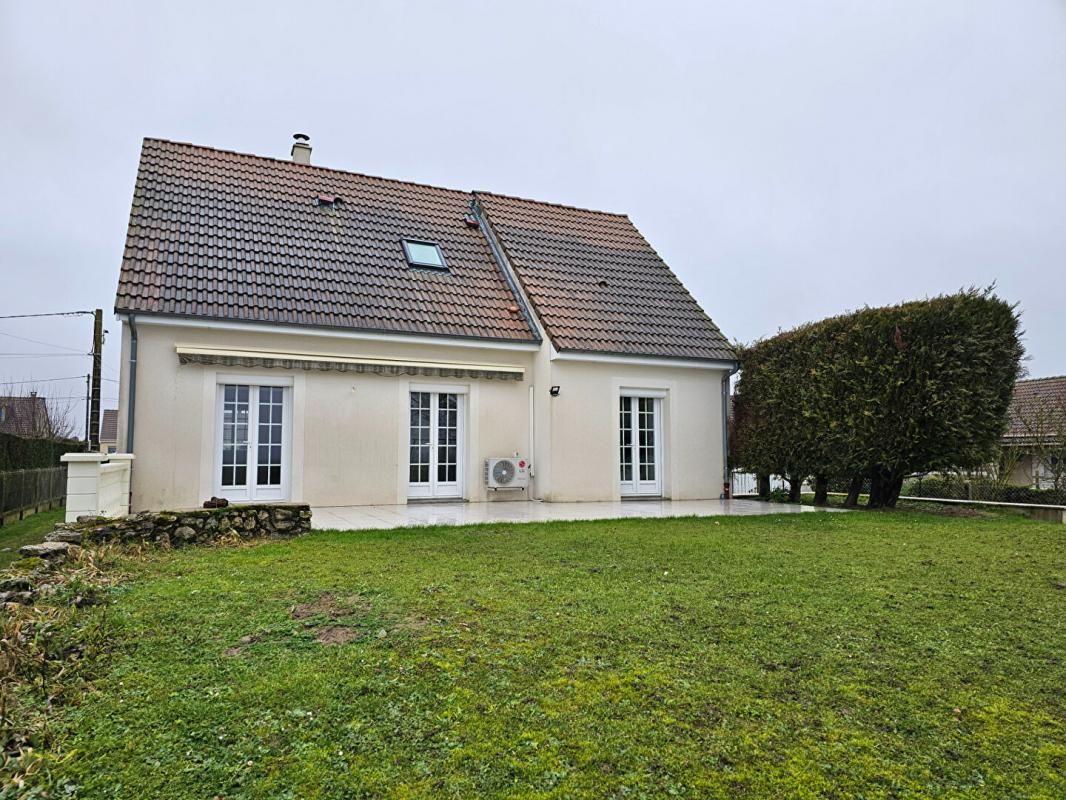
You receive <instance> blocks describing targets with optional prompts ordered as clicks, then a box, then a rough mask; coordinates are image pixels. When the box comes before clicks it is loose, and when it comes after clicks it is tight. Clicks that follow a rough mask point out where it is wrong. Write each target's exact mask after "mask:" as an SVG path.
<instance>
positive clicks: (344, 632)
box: [315, 625, 360, 644]
mask: <svg viewBox="0 0 1066 800" xmlns="http://www.w3.org/2000/svg"><path fill="white" fill-rule="evenodd" d="M359 636H360V633H359V631H358V630H356V629H355V628H350V627H348V626H347V625H326V626H325V627H324V628H321V629H319V631H318V635H317V636H316V637H315V641H316V642H318V643H319V644H349V643H350V642H354V641H355V640H356V639H358V638H359Z"/></svg>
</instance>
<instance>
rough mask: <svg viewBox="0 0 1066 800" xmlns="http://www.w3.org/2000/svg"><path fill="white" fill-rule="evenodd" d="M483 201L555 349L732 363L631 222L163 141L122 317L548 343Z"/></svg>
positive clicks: (136, 229) (141, 205)
mask: <svg viewBox="0 0 1066 800" xmlns="http://www.w3.org/2000/svg"><path fill="white" fill-rule="evenodd" d="M323 198H325V199H323ZM334 198H335V199H334ZM475 200H476V201H477V203H478V204H480V208H481V211H482V213H483V214H484V216H485V217H486V218H487V220H488V222H489V224H490V225H491V227H492V228H493V230H494V233H495V235H496V237H497V238H498V240H499V244H500V247H501V249H502V250H503V251H504V253H505V254H506V255H507V256H508V258H509V260H510V261H511V263H512V266H513V268H514V270H515V272H516V273H517V276H518V279H519V281H520V282H521V285H522V289H523V290H524V291H525V293H526V295H527V296H528V298H529V300H530V302H531V303H532V305H533V307H534V309H535V310H536V313H537V314H538V315H539V317H540V321H541V324H542V325H543V328H544V330H545V332H546V333H547V335H548V337H549V338H550V339H551V341H552V343H553V344H554V345H555V347H556V348H557V349H559V350H581V351H591V352H602V353H618V354H636V355H649V356H669V357H679V358H697V359H733V358H734V357H735V356H734V354H733V351H732V349H731V348H730V346H729V343H728V341H727V340H726V339H725V337H724V336H723V335H722V334H721V332H720V331H719V330H718V328H717V327H716V326H715V325H714V323H713V322H711V320H710V319H709V318H708V317H707V315H706V314H704V313H703V311H702V309H700V307H699V306H698V305H697V303H696V301H695V300H694V299H693V298H692V296H691V295H689V294H688V292H687V291H685V289H684V287H683V286H682V285H681V283H680V281H678V280H677V278H676V277H675V276H674V275H673V273H672V272H671V271H670V270H669V268H668V267H667V266H666V264H665V263H663V261H662V259H660V258H659V257H658V255H656V253H655V251H654V250H652V248H651V246H650V245H649V244H648V243H647V242H646V241H645V240H644V238H643V237H642V236H641V235H640V233H639V232H638V231H637V230H636V228H635V227H634V226H633V224H632V223H631V222H630V221H629V219H628V218H627V217H625V216H620V215H616V214H606V213H602V212H597V211H585V210H582V209H576V208H568V207H564V206H558V205H552V204H548V203H538V202H534V201H531V200H519V199H516V198H510V197H505V196H502V195H495V194H490V193H468V192H462V191H456V190H452V189H442V188H438V187H434V186H425V185H422V184H415V183H407V182H404V181H397V180H388V179H385V178H374V177H369V176H366V175H359V174H356V173H352V172H344V171H340V170H334V169H325V168H323V167H318V166H312V165H309V164H300V163H295V162H293V161H287V160H279V159H273V158H264V157H262V156H254V155H246V154H242V153H234V152H228V151H222V150H215V149H211V148H207V147H199V146H195V145H189V144H178V143H174V142H168V141H162V140H158V139H146V140H145V141H144V146H143V149H142V151H141V163H140V169H139V171H138V174H137V184H136V188H135V190H134V198H133V208H132V211H131V213H130V226H129V232H128V235H127V240H126V249H125V253H124V256H123V261H122V271H121V274H120V277H119V285H118V293H117V296H116V299H115V311H116V312H117V313H124V312H137V313H149V314H170V315H181V316H189V317H210V318H214V319H224V320H234V321H245V322H264V323H272V324H294V325H310V326H320V327H327V328H342V329H356V330H365V331H379V332H390V333H404V334H422V335H440V336H459V337H472V338H484V339H495V340H506V341H515V342H534V341H538V340H539V336H538V334H537V333H536V331H535V328H534V327H533V326H532V324H531V320H527V319H526V316H525V314H524V313H522V311H521V309H522V308H523V307H524V303H523V301H522V300H521V299H520V298H519V297H518V296H517V295H516V293H515V288H514V287H512V285H511V283H510V282H509V279H508V277H507V275H506V274H505V272H504V270H503V268H502V267H501V265H500V264H499V263H498V262H497V261H496V258H495V256H494V254H493V251H492V249H491V248H490V245H489V242H488V240H487V239H486V237H485V235H484V234H483V232H482V230H481V229H480V227H478V226H477V225H476V224H469V223H468V221H467V216H468V215H469V214H470V211H471V204H472V202H473V201H475ZM402 239H421V240H425V241H430V242H435V243H437V244H439V245H440V248H441V250H442V252H443V253H444V257H445V259H446V261H447V265H448V270H447V271H431V270H419V269H412V268H411V267H410V266H409V265H408V264H407V261H406V259H405V256H404V251H403V248H402V246H401V240H402ZM516 309H517V311H516Z"/></svg>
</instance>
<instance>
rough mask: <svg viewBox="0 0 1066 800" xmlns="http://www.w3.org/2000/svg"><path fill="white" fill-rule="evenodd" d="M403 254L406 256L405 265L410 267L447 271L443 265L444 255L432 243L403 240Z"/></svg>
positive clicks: (445, 265)
mask: <svg viewBox="0 0 1066 800" xmlns="http://www.w3.org/2000/svg"><path fill="white" fill-rule="evenodd" d="M403 252H404V255H405V256H407V263H408V264H410V265H411V266H412V267H428V268H429V269H448V265H447V264H445V263H444V253H442V252H441V251H440V247H439V246H438V245H436V244H434V243H433V242H422V241H418V240H416V239H404V240H403Z"/></svg>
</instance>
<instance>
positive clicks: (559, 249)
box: [475, 192, 736, 360]
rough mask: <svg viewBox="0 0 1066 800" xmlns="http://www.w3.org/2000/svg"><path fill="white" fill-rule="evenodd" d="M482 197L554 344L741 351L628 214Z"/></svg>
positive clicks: (696, 352)
mask: <svg viewBox="0 0 1066 800" xmlns="http://www.w3.org/2000/svg"><path fill="white" fill-rule="evenodd" d="M475 196H476V197H477V199H478V201H479V203H480V205H481V207H482V209H483V210H484V213H485V215H486V216H487V218H488V220H489V222H490V224H491V227H492V230H493V232H494V233H495V235H496V237H497V238H498V239H499V241H500V244H501V246H502V247H503V249H504V251H505V252H506V255H507V258H508V260H509V261H510V263H511V265H512V266H513V267H514V270H515V271H516V272H517V273H518V276H519V279H520V280H521V283H522V288H523V290H524V291H525V293H526V295H527V296H528V298H529V300H530V302H531V303H532V304H533V307H534V309H535V310H536V314H537V317H538V318H539V319H540V321H541V323H542V324H543V326H544V328H545V330H546V332H547V334H548V336H549V338H550V339H551V340H552V343H553V344H554V345H555V347H556V349H558V350H577V351H587V352H603V353H619V354H626V355H647V356H668V357H680V358H695V359H726V360H733V359H735V358H736V354H735V353H734V352H733V349H732V347H731V346H730V344H729V342H728V340H727V339H726V338H725V336H723V335H722V332H721V331H720V330H719V329H718V327H717V326H716V325H715V324H714V323H713V322H712V321H711V319H710V318H709V317H708V316H707V314H706V313H704V311H703V309H702V308H700V306H699V304H698V303H697V302H696V301H695V300H694V299H693V297H692V295H690V294H689V293H688V291H687V290H686V289H685V287H684V286H683V285H682V284H681V281H679V280H678V279H677V277H676V276H675V275H674V273H673V272H671V271H670V268H669V267H668V266H667V265H666V264H665V263H664V262H663V260H662V259H661V258H660V257H659V255H658V253H656V252H655V251H654V250H653V249H652V247H651V245H649V244H648V242H647V241H646V240H645V239H644V237H643V236H641V234H640V231H638V230H637V229H636V227H635V226H634V225H633V223H632V222H630V220H629V218H628V217H626V216H624V215H620V214H608V213H604V212H601V211H588V210H585V209H579V208H571V207H568V206H560V205H552V204H549V203H540V202H535V201H532V200H523V199H520V198H515V197H506V196H503V195H498V194H491V193H486V192H476V193H475Z"/></svg>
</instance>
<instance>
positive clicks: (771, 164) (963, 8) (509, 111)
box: [0, 0, 1066, 408]
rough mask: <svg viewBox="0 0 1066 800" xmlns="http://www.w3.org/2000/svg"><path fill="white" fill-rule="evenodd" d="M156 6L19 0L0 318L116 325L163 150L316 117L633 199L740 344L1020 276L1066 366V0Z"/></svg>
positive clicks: (50, 335) (0, 64)
mask: <svg viewBox="0 0 1066 800" xmlns="http://www.w3.org/2000/svg"><path fill="white" fill-rule="evenodd" d="M155 5H159V6H162V5H163V4H149V3H143V2H131V3H122V4H119V3H108V2H93V3H78V4H74V3H16V2H14V0H0V92H2V101H3V102H2V105H0V108H2V109H3V111H2V116H0V159H2V162H0V175H2V176H3V182H2V188H3V190H2V192H0V270H2V276H3V280H2V284H0V286H2V289H0V314H12V313H26V312H40V311H54V310H68V309H77V308H92V307H95V306H102V307H103V308H105V309H107V310H108V312H109V313H110V309H111V307H112V305H113V302H114V290H115V283H116V279H117V274H118V267H119V261H120V258H121V253H122V244H123V238H124V235H125V230H126V223H127V220H128V214H129V206H130V199H131V197H132V191H133V181H134V176H135V172H136V167H137V158H138V151H139V147H140V141H141V138H142V137H144V136H146V135H148V136H158V137H162V138H169V139H175V140H179V141H189V142H195V143H198V144H206V145H212V146H215V147H221V148H227V149H233V150H240V151H245V152H252V153H259V154H262V155H273V156H283V157H287V156H288V152H289V144H290V141H291V139H290V136H291V134H292V133H293V132H294V131H306V132H308V133H310V134H311V136H312V144H313V146H314V155H313V157H312V158H313V160H314V162H315V163H317V164H321V165H324V166H331V167H338V168H342V169H350V170H355V171H359V172H366V173H369V174H375V175H385V176H388V177H396V178H404V179H409V180H416V181H422V182H426V183H433V184H440V185H444V186H450V187H456V188H462V189H491V190H495V191H499V192H503V193H509V194H517V195H522V196H525V197H532V198H537V199H542V200H551V201H558V202H564V203H570V204H574V205H580V206H587V207H592V208H602V209H606V210H611V211H624V212H626V213H628V214H629V215H630V217H631V218H632V219H633V220H634V222H635V223H636V224H637V226H638V227H639V228H640V229H641V231H642V232H643V233H644V235H645V236H647V238H648V239H649V240H650V241H651V243H652V244H653V246H654V247H655V248H656V249H657V250H658V251H659V252H660V253H661V254H662V255H663V257H664V258H665V259H666V261H667V263H669V264H670V265H671V266H672V267H673V269H674V270H675V271H676V272H677V273H678V275H679V276H680V277H681V279H682V280H683V281H684V282H685V284H686V285H687V286H688V288H689V289H690V290H691V291H692V293H693V294H694V295H695V296H696V298H697V299H698V300H699V301H700V303H701V304H702V305H703V306H704V308H705V309H706V310H707V311H708V313H710V315H711V317H712V318H713V319H714V320H715V321H716V322H717V323H718V324H719V326H720V327H721V328H722V329H723V331H725V333H726V335H727V336H729V337H731V338H734V339H739V340H742V341H750V340H752V339H755V338H758V337H761V336H766V335H770V334H773V333H774V332H776V331H777V330H778V329H782V328H789V327H792V326H794V325H797V324H799V323H802V322H805V321H808V320H813V319H820V318H822V317H825V316H829V315H832V314H836V313H839V312H842V311H845V310H848V309H853V308H856V307H860V306H862V305H865V304H870V305H882V304H887V303H894V302H897V301H900V300H905V299H912V298H919V297H924V296H927V295H931V294H937V293H941V292H949V291H953V290H956V289H958V288H960V287H962V286H968V285H979V286H984V285H987V284H989V283H991V282H993V281H995V282H996V283H997V285H998V289H999V292H1000V294H1001V295H1002V296H1003V297H1005V298H1008V299H1010V300H1012V301H1016V302H1018V303H1019V304H1020V305H1021V308H1022V310H1023V324H1024V327H1025V329H1026V338H1025V344H1026V348H1027V350H1028V352H1029V356H1030V360H1029V361H1028V362H1027V366H1028V369H1029V371H1030V373H1031V374H1032V375H1033V376H1043V375H1053V374H1062V373H1066V347H1064V346H1063V345H1064V338H1066V281H1064V275H1066V3H1063V2H1062V0H1001V1H1000V2H995V1H993V0H936V2H929V1H928V0H912V1H908V0H893V1H889V0H883V1H881V2H875V1H874V0H863V2H852V1H851V0H849V1H848V2H843V1H841V2H829V0H821V2H813V1H807V0H789V1H788V2H781V0H778V2H754V1H753V0H736V1H735V2H703V3H692V4H679V5H672V4H667V3H660V2H657V3H647V4H635V3H634V4H621V3H617V2H611V3H602V4H594V3H582V4H580V6H581V7H580V8H576V6H578V5H579V4H577V3H560V4H548V3H534V2H527V3H521V4H519V3H506V2H483V3H466V2H459V1H457V0H452V1H451V2H447V3H443V2H424V3H415V2H373V3H371V2H361V3H345V4H327V3H313V2H306V1H303V2H287V3H276V4H274V3H266V2H256V3H249V4H244V5H238V4H236V3H221V2H214V3H195V2H189V0H184V1H183V2H182V3H180V4H179V3H171V4H167V6H168V7H167V8H154V7H150V6H155ZM107 327H108V328H109V329H110V330H111V331H112V333H113V334H114V336H113V337H112V338H111V340H110V342H109V348H108V352H107V356H106V363H107V370H105V376H106V377H108V378H111V379H114V378H116V377H117V368H118V358H119V354H118V337H117V333H118V330H119V327H118V324H117V323H116V322H115V321H114V320H113V319H111V318H110V317H109V323H108V325H107ZM0 332H2V333H4V334H15V335H18V336H23V337H29V338H34V339H38V340H41V341H47V342H54V343H56V344H61V345H64V346H67V347H82V346H84V347H87V346H88V342H89V338H90V333H91V327H90V324H89V322H88V321H87V320H74V321H59V322H43V321H37V322H33V323H16V322H12V321H8V320H0ZM61 352H63V351H61V350H57V349H55V348H51V347H44V346H41V345H38V344H35V343H30V342H24V341H20V340H17V339H12V338H10V337H9V336H4V335H0V353H5V354H10V353H56V354H58V353H61ZM88 366H89V364H88V359H85V358H77V357H72V358H68V357H63V356H59V357H47V358H40V357H36V356H30V357H21V356H20V357H11V356H0V384H2V383H3V382H5V381H10V380H27V379H31V378H35V379H43V378H52V377H60V376H67V375H76V374H79V373H80V374H84V373H85V372H86V371H87V370H88ZM82 386H83V382H82V383H79V382H78V381H70V382H65V383H64V382H57V383H50V384H41V388H42V389H45V388H47V389H48V393H50V394H53V395H56V396H77V395H80V394H82ZM59 387H62V388H61V389H60V388H59ZM116 396H117V384H116V383H114V382H106V383H105V384H104V397H105V398H115V397H116ZM75 402H77V401H75ZM111 404H113V400H112V401H111V402H110V403H109V402H107V401H106V399H105V405H111ZM79 408H80V406H79Z"/></svg>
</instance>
